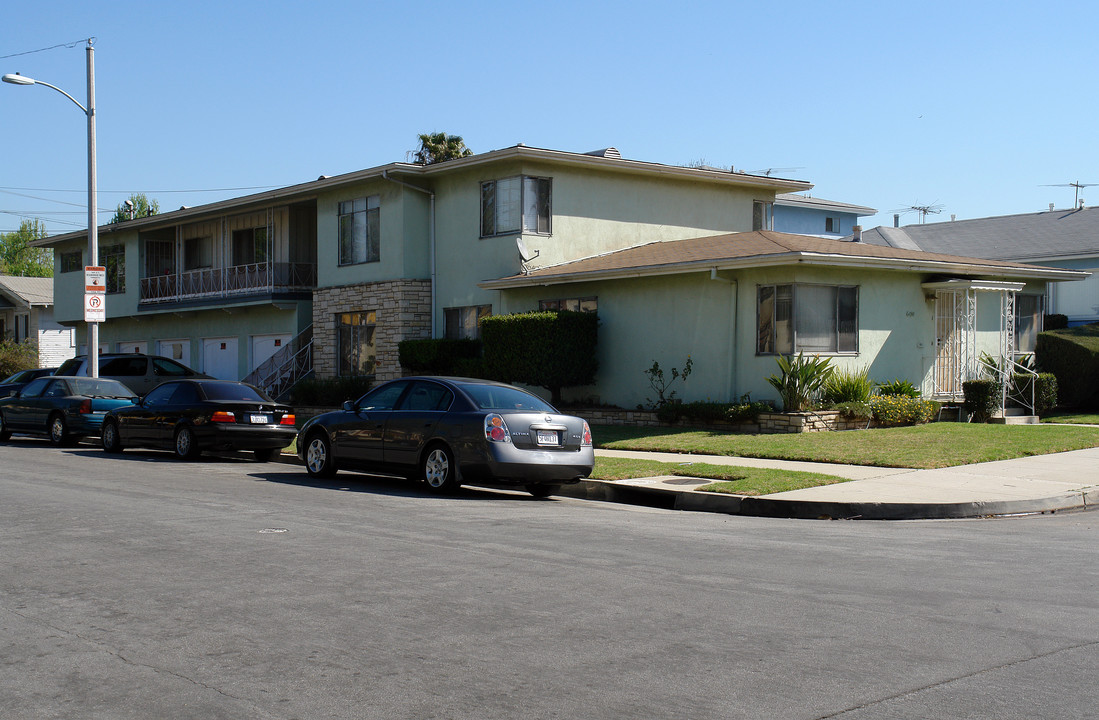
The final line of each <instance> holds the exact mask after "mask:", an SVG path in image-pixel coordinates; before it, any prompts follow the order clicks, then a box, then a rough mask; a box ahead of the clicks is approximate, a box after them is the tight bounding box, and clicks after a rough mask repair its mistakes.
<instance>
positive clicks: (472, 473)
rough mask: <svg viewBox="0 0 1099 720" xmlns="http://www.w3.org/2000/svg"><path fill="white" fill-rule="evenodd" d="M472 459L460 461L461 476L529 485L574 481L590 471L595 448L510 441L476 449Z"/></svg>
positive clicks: (484, 480)
mask: <svg viewBox="0 0 1099 720" xmlns="http://www.w3.org/2000/svg"><path fill="white" fill-rule="evenodd" d="M470 460H471V461H470V462H465V461H464V460H463V461H462V462H461V469H462V479H463V480H468V481H470V482H474V481H481V482H493V483H501V484H515V485H526V484H531V483H552V484H565V483H575V482H579V481H580V480H582V479H584V478H586V477H588V476H589V475H591V471H592V468H593V467H594V465H595V451H594V449H592V448H591V447H582V448H580V450H522V449H519V448H517V447H515V446H514V445H512V444H511V443H489V445H488V447H487V448H486V449H483V450H481V451H480V452H474V453H473V457H471V458H470Z"/></svg>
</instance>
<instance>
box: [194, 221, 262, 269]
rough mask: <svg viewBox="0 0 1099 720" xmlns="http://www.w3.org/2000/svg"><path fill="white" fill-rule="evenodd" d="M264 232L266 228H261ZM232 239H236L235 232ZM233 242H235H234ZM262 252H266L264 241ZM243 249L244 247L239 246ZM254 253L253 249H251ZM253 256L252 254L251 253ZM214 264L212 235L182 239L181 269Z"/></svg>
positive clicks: (206, 266) (198, 267) (207, 266)
mask: <svg viewBox="0 0 1099 720" xmlns="http://www.w3.org/2000/svg"><path fill="white" fill-rule="evenodd" d="M262 229H263V230H264V232H265V233H266V228H262ZM233 235H234V240H235V239H236V233H234V234H233ZM241 243H242V245H244V244H247V243H245V242H244V240H243V239H242V240H241ZM234 244H235V243H234ZM264 245H265V247H264V252H265V253H266V250H267V248H266V243H264ZM241 249H242V250H244V248H243V247H242V248H241ZM234 250H235V248H234ZM253 253H254V249H253ZM253 256H254V255H253ZM237 264H238V265H245V264H247V263H237ZM213 266H214V239H213V238H212V237H198V238H187V239H185V240H184V241H183V269H184V270H198V269H200V268H209V267H213Z"/></svg>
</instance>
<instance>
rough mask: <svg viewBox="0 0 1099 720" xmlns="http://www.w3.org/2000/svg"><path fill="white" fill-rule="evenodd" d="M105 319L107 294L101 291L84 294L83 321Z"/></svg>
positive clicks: (102, 320) (103, 320) (96, 321)
mask: <svg viewBox="0 0 1099 720" xmlns="http://www.w3.org/2000/svg"><path fill="white" fill-rule="evenodd" d="M106 321H107V296H106V295H104V294H103V293H85V294H84V322H90V323H100V322H106Z"/></svg>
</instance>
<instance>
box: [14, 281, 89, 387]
mask: <svg viewBox="0 0 1099 720" xmlns="http://www.w3.org/2000/svg"><path fill="white" fill-rule="evenodd" d="M0 338H2V339H7V340H14V341H15V342H24V341H26V340H28V339H30V340H31V341H32V342H34V343H35V345H37V347H38V362H39V365H40V366H41V367H56V366H58V365H60V364H61V363H62V362H64V361H65V360H68V359H69V358H71V357H73V355H75V354H76V344H75V338H76V334H75V331H74V330H73V328H71V327H65V326H64V325H60V324H58V323H57V322H55V321H54V317H53V278H39V277H20V276H15V275H0Z"/></svg>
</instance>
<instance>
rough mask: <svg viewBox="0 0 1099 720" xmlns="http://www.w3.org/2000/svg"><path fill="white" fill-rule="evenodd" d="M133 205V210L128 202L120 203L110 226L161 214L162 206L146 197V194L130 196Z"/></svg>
mask: <svg viewBox="0 0 1099 720" xmlns="http://www.w3.org/2000/svg"><path fill="white" fill-rule="evenodd" d="M129 201H130V202H131V203H133V209H132V210H131V208H130V206H128V205H127V204H126V201H123V202H120V203H119V204H118V208H117V209H116V210H115V213H114V217H113V218H111V223H110V224H112V225H113V224H115V223H120V222H126V221H127V220H133V219H136V218H143V217H149V216H150V215H156V214H157V213H159V212H160V205H159V203H157V201H156V200H150V199H149V198H147V197H145V193H133V194H132V195H130V200H129Z"/></svg>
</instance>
